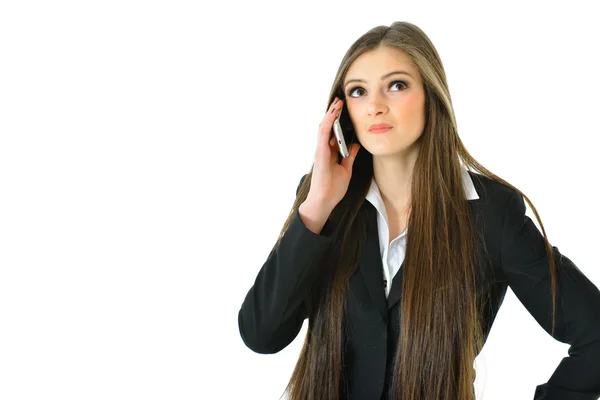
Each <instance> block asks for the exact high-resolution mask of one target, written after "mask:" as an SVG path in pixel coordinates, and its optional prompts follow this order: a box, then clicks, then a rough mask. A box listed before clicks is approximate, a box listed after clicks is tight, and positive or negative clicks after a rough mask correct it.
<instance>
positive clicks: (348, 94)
mask: <svg viewBox="0 0 600 400" xmlns="http://www.w3.org/2000/svg"><path fill="white" fill-rule="evenodd" d="M396 83H401V84H403V85H404V86H406V88H405V89H403V90H406V89H408V84H407V83H406V82H404V81H393V82H392V83H390V86H394V85H395V84H396ZM356 89H362V90H364V89H363V88H362V87H360V86H354V87H352V88H351V89H350V90H348V92H347V93H346V95H347V96H348V97H354V96H350V95H351V94H352V92H354V91H355V90H356ZM403 90H401V91H403Z"/></svg>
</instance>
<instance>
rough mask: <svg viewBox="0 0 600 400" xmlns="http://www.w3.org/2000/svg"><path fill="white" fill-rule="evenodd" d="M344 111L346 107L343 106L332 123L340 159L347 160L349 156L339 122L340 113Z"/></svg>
mask: <svg viewBox="0 0 600 400" xmlns="http://www.w3.org/2000/svg"><path fill="white" fill-rule="evenodd" d="M345 109H346V106H345V105H344V106H343V107H342V109H341V110H340V113H339V114H338V116H337V117H336V118H335V120H334V121H333V133H334V135H335V138H336V141H337V144H338V148H339V150H340V154H341V155H342V157H344V158H348V156H350V153H349V152H348V146H346V139H345V138H344V131H343V130H342V124H341V122H340V119H341V117H342V113H343V112H344V110H345ZM350 145H352V143H350Z"/></svg>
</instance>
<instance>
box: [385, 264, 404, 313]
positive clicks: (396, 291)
mask: <svg viewBox="0 0 600 400" xmlns="http://www.w3.org/2000/svg"><path fill="white" fill-rule="evenodd" d="M403 266H404V261H402V264H400V269H399V270H398V272H396V275H394V278H393V279H392V288H391V289H390V293H389V294H388V298H387V306H388V309H389V308H392V307H394V305H395V304H396V303H397V302H398V301H399V300H400V295H401V294H402V271H403V270H404V269H403V268H402V267H403Z"/></svg>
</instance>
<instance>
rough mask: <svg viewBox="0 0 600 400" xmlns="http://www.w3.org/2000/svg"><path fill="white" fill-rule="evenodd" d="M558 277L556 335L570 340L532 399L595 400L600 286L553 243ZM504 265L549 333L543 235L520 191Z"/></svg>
mask: <svg viewBox="0 0 600 400" xmlns="http://www.w3.org/2000/svg"><path fill="white" fill-rule="evenodd" d="M552 250H553V254H554V258H555V264H556V278H557V297H556V327H555V332H554V336H553V337H554V338H555V339H556V340H558V341H560V342H562V343H568V344H570V345H571V346H570V347H569V351H568V353H569V356H568V357H565V358H563V359H562V361H561V362H560V364H559V365H558V367H557V368H556V370H555V371H554V373H553V374H552V376H551V377H550V379H549V380H548V382H547V383H544V384H542V385H538V386H537V387H536V391H535V395H534V396H535V397H534V400H597V399H599V398H600V291H599V290H598V288H597V287H596V286H595V285H594V284H593V283H592V282H591V281H590V280H589V279H588V278H587V277H586V276H585V275H584V274H583V273H582V272H581V270H579V268H577V266H576V265H575V264H574V263H573V262H572V261H571V260H570V259H569V258H567V257H566V256H564V255H562V254H561V253H560V252H559V250H558V248H557V247H555V246H553V247H552ZM501 268H502V271H501V272H502V274H503V275H504V278H505V280H506V282H507V283H508V284H509V285H510V287H511V289H512V290H513V292H514V293H515V295H516V296H517V298H518V299H519V301H520V302H521V303H522V304H523V305H524V306H525V307H526V308H527V310H528V311H529V313H530V314H531V315H532V316H533V317H534V318H535V319H536V321H537V322H538V324H540V326H541V327H542V328H544V330H545V331H546V332H548V333H549V334H550V333H551V332H552V283H551V280H550V272H549V264H548V259H547V256H546V250H545V247H544V237H543V235H542V234H541V233H540V231H539V230H538V229H537V227H536V226H535V225H534V223H533V221H532V220H531V219H530V218H529V217H528V216H526V215H525V202H524V200H523V196H522V195H521V194H520V193H519V192H514V193H513V195H512V196H511V197H510V199H509V200H508V204H507V206H506V210H505V214H504V223H503V229H502V247H501Z"/></svg>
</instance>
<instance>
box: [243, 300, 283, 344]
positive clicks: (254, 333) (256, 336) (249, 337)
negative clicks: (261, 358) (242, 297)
mask: <svg viewBox="0 0 600 400" xmlns="http://www.w3.org/2000/svg"><path fill="white" fill-rule="evenodd" d="M244 321H245V319H244V315H243V313H242V310H240V311H239V313H238V329H239V331H240V337H241V338H242V341H243V342H244V344H245V345H246V347H248V348H249V349H250V350H252V351H253V352H255V353H258V354H274V353H277V352H278V351H279V350H281V349H278V348H275V347H274V346H273V344H272V341H271V340H269V336H268V335H265V334H263V333H262V332H261V331H260V330H259V329H258V328H257V327H258V326H259V325H258V324H256V323H252V324H246V323H245V322H244Z"/></svg>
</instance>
